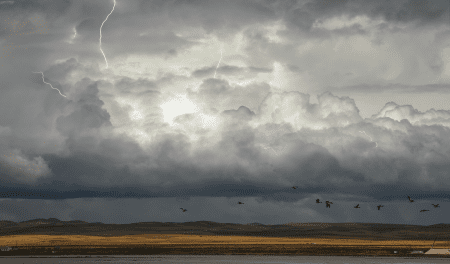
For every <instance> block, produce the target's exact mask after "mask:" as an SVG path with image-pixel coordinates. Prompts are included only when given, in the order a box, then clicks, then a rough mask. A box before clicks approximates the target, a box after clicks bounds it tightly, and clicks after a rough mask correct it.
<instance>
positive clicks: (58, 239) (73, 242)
mask: <svg viewBox="0 0 450 264" xmlns="http://www.w3.org/2000/svg"><path fill="white" fill-rule="evenodd" d="M312 243H315V245H313V244H312ZM16 244H17V246H18V247H51V246H61V247H73V246H76V247H92V246H94V247H102V246H104V247H111V246H114V247H133V246H134V247H139V246H144V245H154V246H157V245H161V246H163V245H174V246H175V245H192V246H195V245H196V246H200V245H205V246H206V245H242V246H244V245H266V244H271V245H296V246H308V247H309V246H313V247H314V246H315V247H321V246H324V247H397V248H404V247H406V248H424V247H425V248H431V245H432V244H433V241H430V240H397V241H395V240H387V241H386V240H383V241H378V240H362V239H332V238H289V237H251V236H205V235H203V236H202V235H174V234H166V235H164V234H158V235H156V234H148V235H128V236H107V237H106V236H84V235H70V236H67V235H63V236H57V235H56V236H55V235H15V236H4V237H0V246H15V245H16ZM449 247H450V242H449V241H436V243H435V245H434V248H449Z"/></svg>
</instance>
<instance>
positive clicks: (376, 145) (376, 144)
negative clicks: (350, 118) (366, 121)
mask: <svg viewBox="0 0 450 264" xmlns="http://www.w3.org/2000/svg"><path fill="white" fill-rule="evenodd" d="M359 133H364V134H365V135H366V136H368V137H369V138H370V141H371V142H373V140H372V137H371V136H369V135H367V134H366V131H359ZM375 147H376V148H378V143H377V142H375Z"/></svg>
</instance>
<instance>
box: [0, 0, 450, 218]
mask: <svg viewBox="0 0 450 264" xmlns="http://www.w3.org/2000/svg"><path fill="white" fill-rule="evenodd" d="M449 13H450V9H449V2H448V0H428V1H426V0H396V1H390V0H380V1H372V0H340V1H331V0H320V1H319V0H317V1H314V0H309V1H303V0H285V1H281V0H278V1H277V0H233V1H232V0H229V1H228V0H220V1H219V0H217V1H212V0H150V1H144V0H141V1H138V0H130V1H128V0H127V1H125V0H116V1H115V2H114V0H91V1H87V0H86V1H82V0H79V1H78V0H77V1H75V0H72V1H71V0H65V1H62V0H38V1H34V0H33V1H31V0H27V1H25V0H14V1H0V18H1V21H0V24H1V27H0V30H1V31H0V42H1V45H2V48H3V54H2V57H1V58H0V61H1V63H0V66H1V68H0V162H1V163H0V169H1V171H0V175H1V176H0V185H1V187H0V194H1V195H0V197H1V198H0V199H1V205H2V206H1V207H0V219H3V220H12V221H25V220H29V219H33V218H49V217H55V218H59V219H61V220H74V219H76V220H84V221H89V222H97V221H100V222H104V223H132V222H144V221H171V222H184V221H200V220H208V221H216V222H232V223H250V222H259V223H264V224H280V223H287V222H382V223H402V224H419V225H430V224H435V223H444V222H448V219H449V217H450V210H449V209H448V208H449V207H450V201H449V199H450V106H449V100H450V16H449ZM293 186H298V188H297V189H293V188H292V187H293ZM407 196H411V199H413V200H415V202H413V203H410V202H409V201H408V198H407ZM316 199H320V200H321V201H323V203H320V204H317V203H315V200H316ZM326 200H328V201H331V202H333V204H332V205H331V208H326V206H325V201H326ZM238 202H243V203H244V204H238ZM356 204H360V207H361V208H360V209H355V208H353V207H354V206H355V205H356ZM432 204H440V206H441V207H440V208H434V207H433V206H432ZM377 205H383V206H384V207H382V208H381V210H377V207H376V206H377ZM180 207H181V208H185V209H187V211H186V212H182V211H181V209H180ZM422 209H427V210H430V211H427V212H419V211H420V210H422Z"/></svg>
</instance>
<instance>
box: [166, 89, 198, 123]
mask: <svg viewBox="0 0 450 264" xmlns="http://www.w3.org/2000/svg"><path fill="white" fill-rule="evenodd" d="M160 107H161V108H162V110H163V115H164V122H167V123H169V124H171V125H173V119H174V118H175V117H177V116H179V115H183V114H191V113H195V112H197V111H198V110H199V108H198V107H197V106H196V105H195V104H194V103H193V102H192V101H191V100H189V99H188V98H187V97H186V94H180V95H176V96H175V97H172V98H170V99H169V100H168V101H166V102H165V103H163V104H161V106H160Z"/></svg>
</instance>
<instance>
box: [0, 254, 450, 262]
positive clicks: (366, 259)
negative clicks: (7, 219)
mask: <svg viewBox="0 0 450 264" xmlns="http://www.w3.org/2000/svg"><path fill="white" fill-rule="evenodd" d="M0 263H2V264H3V263H4V264H53V263H55V264H72V263H77V264H89V263H105V264H107V263H116V264H125V263H163V264H175V263H177V264H178V263H180V264H181V263H183V264H196V263H220V264H227V263H230V264H231V263H232V264H241V263H242V264H244V263H280V264H281V263H289V264H294V263H298V264H322V263H324V264H325V263H326V264H358V263H363V264H369V263H374V264H381V263H386V264H394V263H399V264H400V263H402V264H403V263H411V264H412V263H447V264H448V263H450V260H449V259H448V258H447V259H425V258H391V257H319V256H206V255H205V256H192V255H185V256H183V255H179V256H174V255H159V256H158V255H151V256H91V257H89V256H87V257H84V256H82V257H80V256H77V257H75V256H72V257H71V256H69V257H44V256H42V257H41V256H40V257H0Z"/></svg>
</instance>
